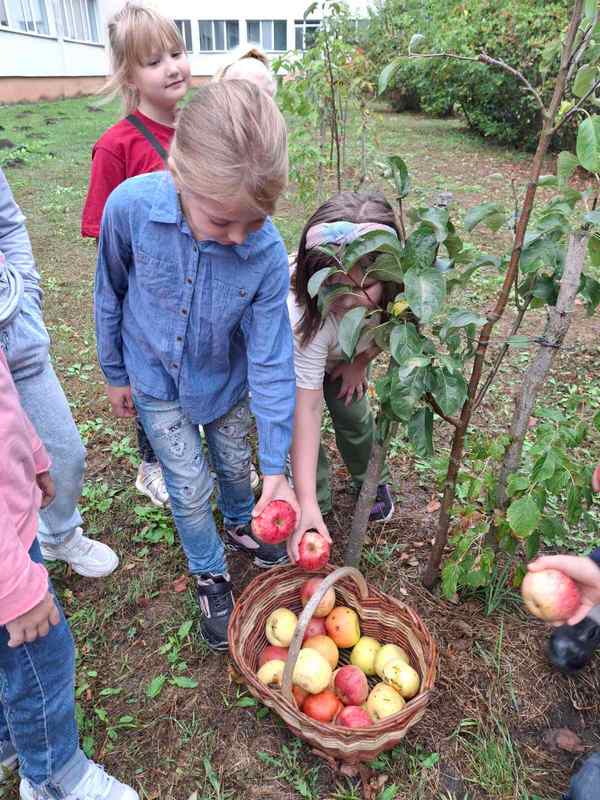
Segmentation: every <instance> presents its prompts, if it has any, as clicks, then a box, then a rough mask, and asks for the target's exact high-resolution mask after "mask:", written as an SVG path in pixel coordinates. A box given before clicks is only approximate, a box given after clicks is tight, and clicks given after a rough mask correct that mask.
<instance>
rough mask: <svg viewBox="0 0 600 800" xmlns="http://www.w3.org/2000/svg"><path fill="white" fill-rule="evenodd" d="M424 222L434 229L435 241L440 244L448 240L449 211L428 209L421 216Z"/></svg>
mask: <svg viewBox="0 0 600 800" xmlns="http://www.w3.org/2000/svg"><path fill="white" fill-rule="evenodd" d="M419 218H420V219H421V221H422V222H426V223H427V224H428V225H430V226H431V227H432V228H433V232H434V235H435V240H436V242H437V243H438V244H441V243H442V242H445V241H446V239H447V238H448V209H447V208H435V207H433V208H428V209H427V210H426V211H424V212H423V213H421V214H419Z"/></svg>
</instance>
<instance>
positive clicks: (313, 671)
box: [292, 647, 331, 694]
mask: <svg viewBox="0 0 600 800" xmlns="http://www.w3.org/2000/svg"><path fill="white" fill-rule="evenodd" d="M330 680H331V667H330V666H329V663H328V662H327V661H326V660H325V659H324V658H323V656H322V655H321V653H318V652H317V651H316V650H312V649H311V648H310V647H303V648H302V650H300V652H299V653H298V658H297V660H296V664H295V665H294V671H293V673H292V682H293V683H295V684H296V686H300V688H301V689H306V691H307V692H310V694H319V692H322V691H323V689H327V687H328V686H329V681H330Z"/></svg>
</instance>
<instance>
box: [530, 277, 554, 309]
mask: <svg viewBox="0 0 600 800" xmlns="http://www.w3.org/2000/svg"><path fill="white" fill-rule="evenodd" d="M558 290H559V285H558V283H557V282H556V281H555V280H554V278H552V277H550V275H538V276H537V277H536V279H535V283H534V284H533V288H532V289H531V294H532V295H533V296H534V297H537V298H538V300H541V301H542V302H543V303H545V304H546V305H549V306H553V305H556V300H557V298H558Z"/></svg>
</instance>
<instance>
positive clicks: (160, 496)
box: [135, 461, 169, 508]
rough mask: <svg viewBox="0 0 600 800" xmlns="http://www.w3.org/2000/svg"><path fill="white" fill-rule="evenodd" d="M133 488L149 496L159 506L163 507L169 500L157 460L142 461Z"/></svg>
mask: <svg viewBox="0 0 600 800" xmlns="http://www.w3.org/2000/svg"><path fill="white" fill-rule="evenodd" d="M135 488H136V489H137V490H138V492H140V494H144V495H146V497H149V498H150V500H151V501H152V502H153V503H154V505H155V506H158V507H159V508H164V507H165V505H166V504H167V503H168V502H169V493H168V492H167V487H166V486H165V479H164V477H163V474H162V469H161V468H160V464H159V463H158V461H156V462H154V463H150V462H148V461H142V463H141V464H140V466H139V469H138V474H137V478H136V481H135Z"/></svg>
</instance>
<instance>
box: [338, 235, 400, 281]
mask: <svg viewBox="0 0 600 800" xmlns="http://www.w3.org/2000/svg"><path fill="white" fill-rule="evenodd" d="M378 250H379V251H381V252H382V253H391V254H392V255H395V256H397V258H398V259H400V257H401V256H402V245H401V244H400V242H399V241H398V237H397V236H396V234H395V233H389V232H388V231H369V232H368V233H365V234H364V236H361V237H359V238H358V239H355V240H354V241H353V242H350V244H349V245H348V246H347V247H346V248H345V249H344V254H343V263H344V267H345V269H346V271H350V270H351V269H352V267H353V266H354V265H355V264H356V262H357V261H359V260H360V259H361V258H364V256H368V255H369V254H370V253H374V252H376V251H378Z"/></svg>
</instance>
